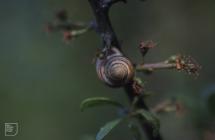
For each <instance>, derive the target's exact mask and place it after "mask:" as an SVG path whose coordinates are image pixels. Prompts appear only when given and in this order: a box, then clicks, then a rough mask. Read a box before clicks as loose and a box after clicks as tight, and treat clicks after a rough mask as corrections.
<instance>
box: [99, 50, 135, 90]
mask: <svg viewBox="0 0 215 140" xmlns="http://www.w3.org/2000/svg"><path fill="white" fill-rule="evenodd" d="M96 70H97V74H98V76H99V78H100V79H101V80H102V81H104V82H105V83H106V84H107V85H109V86H111V87H121V86H123V85H125V84H127V83H128V82H130V81H131V80H132V79H133V77H134V67H133V65H132V63H131V62H130V60H129V59H128V58H126V57H125V56H123V54H122V53H121V52H120V51H119V50H118V49H116V48H111V52H110V54H108V55H107V56H106V57H104V58H98V59H97V61H96Z"/></svg>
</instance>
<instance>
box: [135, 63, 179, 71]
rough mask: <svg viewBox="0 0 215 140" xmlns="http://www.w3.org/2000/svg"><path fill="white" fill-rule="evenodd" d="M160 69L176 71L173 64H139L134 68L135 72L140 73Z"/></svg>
mask: <svg viewBox="0 0 215 140" xmlns="http://www.w3.org/2000/svg"><path fill="white" fill-rule="evenodd" d="M162 69H176V64H175V63H165V62H159V63H152V64H140V65H137V66H136V70H137V71H140V72H141V71H142V72H152V71H154V70H162Z"/></svg>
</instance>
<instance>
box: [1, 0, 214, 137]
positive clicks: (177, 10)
mask: <svg viewBox="0 0 215 140" xmlns="http://www.w3.org/2000/svg"><path fill="white" fill-rule="evenodd" d="M0 2H1V3H0V11H1V12H0V20H1V22H0V66H1V68H0V110H1V112H0V138H1V139H3V140H10V139H12V140H92V139H93V138H94V136H95V134H96V132H97V131H98V130H99V128H100V127H101V126H102V125H103V124H104V123H105V122H106V121H110V120H112V119H114V118H116V117H117V113H116V110H113V108H109V107H102V108H95V109H92V110H87V111H86V112H83V113H81V112H80V109H79V104H80V102H81V101H82V100H83V99H85V98H87V97H93V96H105V97H110V98H113V99H115V100H118V101H120V102H121V103H124V104H128V101H127V97H126V96H125V94H124V91H123V90H122V89H111V88H108V87H107V86H105V85H103V84H102V83H101V82H100V81H99V80H98V78H97V75H96V72H95V66H94V64H92V59H93V57H94V56H95V52H96V49H97V48H98V47H99V46H100V45H101V42H100V40H99V38H98V35H97V34H96V33H94V32H90V33H87V34H85V35H83V36H81V37H80V38H77V39H75V40H73V41H72V42H71V43H70V44H65V43H64V42H63V41H62V35H61V34H58V33H57V34H49V35H47V34H46V33H45V32H44V27H45V24H46V23H47V22H48V21H51V20H52V19H53V16H54V13H55V12H56V11H58V10H59V9H66V10H68V12H69V15H70V17H72V19H74V20H78V21H89V20H91V19H93V18H94V17H93V14H92V11H91V9H90V6H89V4H88V2H87V1H86V0H0ZM110 14H111V19H112V22H113V25H114V28H115V30H116V33H117V34H118V36H119V39H120V40H122V42H123V49H124V51H125V53H126V55H127V56H129V57H130V58H131V59H132V60H133V61H135V62H141V61H142V58H141V55H140V53H139V50H138V44H139V42H140V41H141V40H153V41H155V42H157V43H158V44H159V45H158V47H157V48H155V49H152V50H151V51H150V52H149V53H148V55H147V58H146V61H147V62H156V61H160V60H164V59H166V58H168V57H169V56H171V55H173V54H178V53H182V54H187V55H192V56H193V57H194V58H195V59H196V60H197V61H198V62H199V63H200V64H201V65H202V70H201V72H200V76H199V77H198V78H197V79H195V78H193V77H192V76H189V75H187V74H184V73H178V72H175V71H159V72H156V73H154V74H153V75H151V76H145V75H143V74H140V76H141V77H142V78H143V79H144V81H145V82H146V84H145V88H146V90H148V91H151V92H153V93H155V95H154V96H152V97H150V98H149V99H147V103H148V104H149V105H150V106H154V105H156V104H157V103H159V102H160V101H163V100H165V99H168V98H171V97H173V96H179V97H180V99H181V100H182V102H184V103H185V104H186V106H187V107H188V108H189V113H187V114H186V115H184V116H183V117H177V116H176V115H175V114H174V113H168V114H164V115H160V116H159V118H160V119H161V125H162V126H161V133H162V135H163V137H164V140H173V139H174V140H181V139H183V140H202V139H203V140H214V139H215V137H213V135H215V134H214V133H213V132H212V130H213V127H214V124H213V123H214V115H213V114H214V113H211V112H213V111H214V109H213V105H214V100H215V99H214V98H213V100H212V101H211V103H210V108H209V109H208V106H209V105H208V103H207V98H208V96H209V95H211V94H210V93H213V92H214V89H215V88H213V87H215V80H214V77H215V65H214V60H215V57H214V56H215V55H214V52H215V48H214V39H215V1H214V0H205V1H202V0H201V1H200V0H162V1H156V0H148V1H146V2H140V1H138V0H130V1H129V0H128V4H126V5H125V4H117V5H115V6H114V7H113V8H112V9H111V13H110ZM214 93H215V92H214ZM214 107H215V106H214ZM7 122H18V123H19V128H20V130H19V134H18V135H17V136H15V137H5V136H4V123H7ZM127 132H128V128H127V127H126V125H121V126H119V127H117V128H116V129H115V131H113V132H112V133H111V135H108V136H107V137H106V139H109V140H114V139H123V140H131V139H132V137H131V135H129V133H127ZM205 133H206V134H205ZM208 133H209V134H208ZM206 135H207V136H206ZM208 135H209V136H208ZM210 137H211V138H210Z"/></svg>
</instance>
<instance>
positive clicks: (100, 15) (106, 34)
mask: <svg viewBox="0 0 215 140" xmlns="http://www.w3.org/2000/svg"><path fill="white" fill-rule="evenodd" d="M88 1H89V3H90V5H91V7H92V10H93V12H94V15H95V17H96V22H97V27H98V31H99V34H100V36H101V38H102V41H103V47H106V48H108V47H112V46H114V47H117V48H118V49H119V50H121V46H120V43H119V41H118V39H117V36H116V34H115V32H114V30H113V28H112V25H111V22H110V19H109V16H108V13H109V9H110V7H111V6H112V5H113V4H114V3H117V2H120V1H123V2H126V1H125V0H88ZM134 82H135V81H133V82H131V83H129V84H127V85H125V86H124V89H125V91H126V93H127V96H128V98H129V100H130V102H131V103H132V102H133V101H134V99H135V97H136V96H137V94H136V90H135V89H134V86H133V84H134ZM136 108H142V109H146V110H149V108H148V107H147V105H146V104H145V102H144V101H143V100H142V99H140V100H138V102H137V104H136ZM138 120H139V122H140V124H141V126H142V129H143V130H144V131H145V133H146V135H147V137H148V139H149V140H162V137H161V135H160V134H158V135H157V136H154V135H153V128H152V126H151V125H150V124H147V123H145V122H144V120H143V119H142V118H138Z"/></svg>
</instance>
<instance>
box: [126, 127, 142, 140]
mask: <svg viewBox="0 0 215 140" xmlns="http://www.w3.org/2000/svg"><path fill="white" fill-rule="evenodd" d="M128 127H129V129H130V131H131V133H132V135H133V140H141V133H140V130H139V128H138V126H137V125H135V124H132V123H130V124H128Z"/></svg>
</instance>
